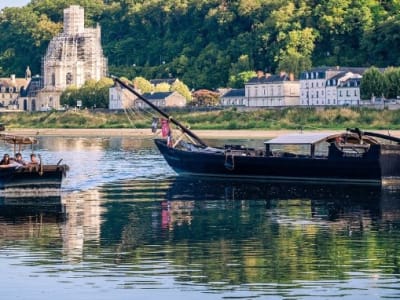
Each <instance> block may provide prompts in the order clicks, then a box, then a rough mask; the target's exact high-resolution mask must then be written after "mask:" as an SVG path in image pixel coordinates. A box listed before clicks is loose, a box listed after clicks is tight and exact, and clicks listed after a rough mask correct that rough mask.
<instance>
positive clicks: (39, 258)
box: [0, 137, 400, 300]
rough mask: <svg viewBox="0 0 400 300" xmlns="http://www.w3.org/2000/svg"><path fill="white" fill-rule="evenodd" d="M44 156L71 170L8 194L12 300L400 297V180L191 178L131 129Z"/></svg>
mask: <svg viewBox="0 0 400 300" xmlns="http://www.w3.org/2000/svg"><path fill="white" fill-rule="evenodd" d="M211 142H216V141H211ZM244 142H246V143H251V146H254V144H257V143H259V142H261V144H262V141H255V142H249V141H244ZM0 151H2V152H7V151H8V152H11V151H9V149H7V146H6V145H1V146H0ZM37 151H38V152H40V153H41V155H42V157H43V159H44V160H45V161H47V162H49V163H54V162H58V160H59V159H60V158H63V162H64V163H67V164H68V165H69V166H70V168H71V170H70V172H69V173H68V175H67V178H66V179H65V181H64V184H63V188H62V191H61V192H60V193H56V194H51V195H50V194H49V195H48V194H45V193H43V194H40V193H38V194H35V195H33V194H28V195H26V194H24V193H22V192H21V195H15V194H14V193H12V194H8V193H7V192H3V194H1V195H0V196H1V197H0V234H1V235H0V268H1V274H0V287H1V289H0V295H1V298H2V299H59V300H61V299H74V300H78V299H183V298H185V297H186V298H189V297H190V299H266V298H268V299H333V298H340V299H364V300H365V299H379V298H385V299H387V298H389V299H390V298H392V299H397V298H400V188H397V187H395V186H385V187H383V188H381V187H376V186H349V185H343V186H338V185H321V184H311V183H310V184H301V183H285V182H244V181H230V180H206V179H194V178H183V177H179V176H177V175H176V174H175V173H174V172H173V171H172V170H171V169H170V168H169V167H168V165H167V164H166V163H165V161H164V160H163V158H162V157H161V155H160V154H159V152H158V150H157V149H155V147H154V145H153V143H152V141H151V140H147V139H139V140H138V139H136V138H133V137H101V138H96V137H85V138H78V137H64V138H61V137H41V138H40V145H39V146H38V147H37ZM28 154H29V151H28V150H25V151H24V155H25V157H28Z"/></svg>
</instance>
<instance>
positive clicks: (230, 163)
mask: <svg viewBox="0 0 400 300" xmlns="http://www.w3.org/2000/svg"><path fill="white" fill-rule="evenodd" d="M229 154H230V155H229ZM229 157H230V159H229ZM224 166H225V168H226V169H227V170H229V171H233V170H234V169H235V159H234V156H233V154H231V153H229V152H225V163H224Z"/></svg>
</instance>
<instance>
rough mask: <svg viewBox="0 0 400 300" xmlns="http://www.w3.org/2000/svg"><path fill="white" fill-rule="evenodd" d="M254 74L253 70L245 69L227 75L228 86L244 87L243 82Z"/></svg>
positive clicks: (255, 74)
mask: <svg viewBox="0 0 400 300" xmlns="http://www.w3.org/2000/svg"><path fill="white" fill-rule="evenodd" d="M255 76H257V73H256V72H255V71H245V72H240V73H239V74H237V75H231V76H230V77H229V82H228V86H229V87H232V88H237V89H240V88H244V85H245V83H246V82H248V81H249V80H250V79H251V78H253V77H255Z"/></svg>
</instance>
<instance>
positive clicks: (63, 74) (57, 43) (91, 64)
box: [28, 5, 107, 109]
mask: <svg viewBox="0 0 400 300" xmlns="http://www.w3.org/2000/svg"><path fill="white" fill-rule="evenodd" d="M84 21H85V16H84V8H82V7H80V6H79V5H71V6H70V7H69V8H66V9H64V30H63V32H62V33H60V34H58V35H57V36H55V37H54V38H53V39H52V40H51V41H50V43H49V46H48V48H47V52H46V54H45V56H44V58H43V62H42V69H43V70H42V73H43V74H42V75H43V89H42V90H41V91H40V92H39V93H38V95H37V99H35V100H36V101H37V102H38V103H37V105H36V107H43V108H44V109H52V108H54V109H59V108H60V95H61V93H62V92H63V91H64V90H65V89H66V88H67V87H69V86H76V87H81V86H82V85H83V84H84V83H85V82H86V81H87V80H88V79H94V80H96V81H98V80H100V79H101V78H103V77H105V76H106V75H107V60H106V58H105V57H104V55H103V49H102V47H101V30H100V26H97V27H96V28H85V27H84ZM28 101H29V100H28ZM29 107H33V106H32V105H31V106H29Z"/></svg>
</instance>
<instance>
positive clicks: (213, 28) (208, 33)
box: [0, 0, 400, 89]
mask: <svg viewBox="0 0 400 300" xmlns="http://www.w3.org/2000/svg"><path fill="white" fill-rule="evenodd" d="M71 4H79V5H81V6H83V7H84V8H85V17H86V24H87V25H86V26H95V24H96V23H99V24H100V25H101V27H102V44H103V49H104V54H105V55H106V57H107V58H108V61H109V72H110V73H112V74H115V75H117V76H125V77H127V78H130V79H132V78H134V77H136V76H143V77H145V78H148V79H151V78H165V77H169V76H171V77H178V78H179V79H180V80H181V81H183V82H184V83H185V84H186V85H188V86H189V87H190V88H194V89H198V88H217V87H225V86H238V85H240V82H241V81H240V80H237V78H238V77H239V78H240V76H244V74H246V73H248V72H249V71H254V70H263V71H267V72H271V73H276V72H278V71H280V70H284V71H287V72H294V73H295V74H299V72H300V71H301V70H304V69H307V68H310V67H311V66H322V65H327V66H336V65H339V66H359V67H369V66H372V65H374V66H377V67H387V66H398V65H400V63H399V60H400V55H399V54H400V53H399V52H400V39H399V38H398V32H400V14H399V12H400V2H399V1H390V0H387V1H376V0H324V1H313V0H295V1H285V0H284V1H282V0H168V1H166V0H121V1H101V0H81V1H68V0H32V1H31V2H30V3H29V4H28V5H26V6H25V7H22V8H5V9H3V11H2V13H1V14H0V41H1V43H0V68H1V69H0V75H1V76H2V77H8V76H10V74H16V75H17V76H24V72H25V69H26V67H27V66H28V65H29V66H30V67H31V69H32V73H33V74H39V73H40V65H41V58H42V56H43V55H44V54H45V52H46V48H47V45H48V42H49V41H50V39H51V38H52V37H53V36H54V35H56V34H57V33H58V32H60V31H61V30H62V19H63V9H64V8H66V7H68V6H69V5H71Z"/></svg>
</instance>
